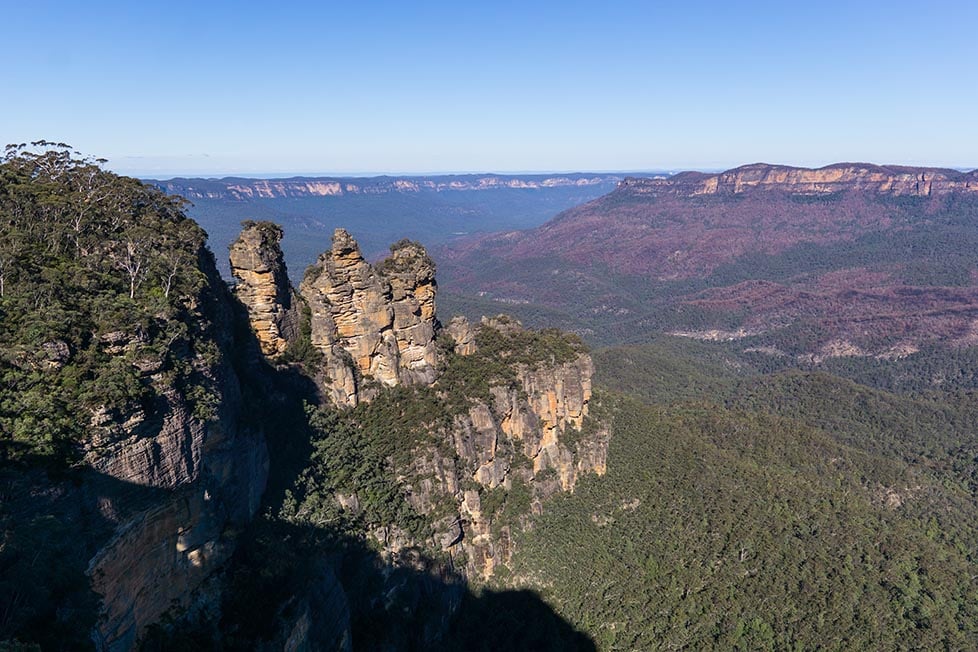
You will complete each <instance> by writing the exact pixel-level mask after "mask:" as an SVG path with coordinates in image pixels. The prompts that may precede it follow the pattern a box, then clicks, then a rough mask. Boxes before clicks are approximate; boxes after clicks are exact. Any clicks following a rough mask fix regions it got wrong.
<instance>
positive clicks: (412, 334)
mask: <svg viewBox="0 0 978 652" xmlns="http://www.w3.org/2000/svg"><path fill="white" fill-rule="evenodd" d="M434 271H435V270H434V264H433V263H432V262H431V259H430V258H428V256H427V254H426V253H425V251H424V248H422V247H421V246H420V245H417V244H414V243H410V242H402V243H398V244H397V245H395V246H394V247H392V253H391V257H390V258H388V259H387V260H385V261H383V262H382V263H381V264H380V265H379V266H378V267H377V268H375V267H374V266H373V265H371V264H370V263H368V262H367V261H365V260H364V258H363V255H362V254H361V253H360V248H359V246H358V245H357V243H356V241H355V240H354V239H353V237H352V236H350V234H349V233H347V232H346V231H344V230H343V229H337V230H336V232H335V233H334V234H333V245H332V248H331V249H330V250H329V251H327V252H326V253H324V254H323V255H322V256H320V258H319V261H317V263H316V264H315V265H313V266H312V267H311V268H310V269H309V270H308V271H307V272H306V276H305V279H304V280H303V282H302V284H301V285H300V292H301V294H302V296H303V298H304V299H305V300H306V302H307V303H308V305H309V308H310V311H311V314H312V317H311V338H312V346H314V347H315V348H316V349H317V350H319V351H320V353H322V355H323V358H324V361H325V362H324V375H323V377H322V383H323V386H324V388H325V389H326V390H327V393H328V394H329V395H330V397H331V398H332V400H333V401H334V402H335V403H336V404H337V405H340V406H346V407H352V406H355V405H356V404H357V403H358V402H359V401H360V400H361V399H363V398H368V397H369V395H370V387H369V386H370V384H371V383H372V382H373V383H377V384H380V385H383V386H388V387H392V386H395V385H400V384H429V383H431V382H432V381H433V380H434V377H435V368H436V363H437V354H436V348H435V344H434V337H435V328H436V326H437V321H436V319H435V292H436V285H435V279H434Z"/></svg>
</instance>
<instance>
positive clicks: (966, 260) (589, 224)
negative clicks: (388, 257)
mask: <svg viewBox="0 0 978 652" xmlns="http://www.w3.org/2000/svg"><path fill="white" fill-rule="evenodd" d="M976 216H978V185H976V177H975V173H973V172H972V173H961V172H956V171H953V170H939V169H929V168H920V169H917V168H903V167H881V166H873V165H864V164H838V165H834V166H829V167H827V168H821V169H818V170H805V169H800V168H785V167H781V166H770V165H751V166H745V167H743V168H737V169H735V170H731V171H729V172H724V173H722V174H718V175H706V174H701V173H683V174H679V175H676V176H675V177H672V178H669V179H626V180H625V181H623V182H622V183H621V184H620V185H619V187H618V189H617V190H615V191H614V192H612V193H611V194H609V195H606V196H605V197H602V198H600V199H597V200H595V201H593V202H590V203H588V204H585V205H583V206H580V207H577V208H574V209H571V210H569V211H566V212H565V213H563V214H561V215H560V216H558V217H557V218H555V219H554V220H552V221H551V222H548V223H547V224H545V225H543V226H541V227H539V228H537V229H533V230H530V231H524V232H513V233H506V234H501V235H496V236H491V237H486V238H482V239H476V240H473V241H471V242H469V243H468V244H465V245H463V244H458V245H455V246H453V247H452V248H450V249H445V250H444V251H443V252H440V256H441V258H442V259H443V261H444V262H443V265H442V267H443V269H444V272H445V273H444V274H443V283H444V284H445V287H446V288H447V289H448V290H449V291H451V292H456V293H457V292H463V293H468V294H481V295H483V296H484V298H494V299H495V300H497V301H501V302H505V303H507V304H513V305H515V306H516V307H515V308H513V310H514V312H516V313H517V314H519V312H520V307H519V306H520V305H521V304H527V305H530V306H536V305H542V306H544V307H548V308H551V309H555V310H560V311H563V312H564V313H568V312H572V309H571V305H572V304H577V305H579V306H580V310H578V311H577V312H578V314H580V315H581V317H580V319H579V321H578V326H577V327H578V329H579V330H580V331H581V332H582V333H584V334H585V335H588V336H592V337H595V338H605V339H604V341H615V340H618V341H621V340H623V339H626V338H628V337H630V336H632V337H634V336H635V335H636V334H640V333H643V332H649V331H660V332H661V331H666V332H676V333H680V334H686V335H689V336H695V337H701V338H719V339H723V338H741V339H745V347H755V348H761V347H766V348H768V349H771V350H774V349H776V350H778V351H779V352H780V353H787V354H789V355H801V354H804V355H807V356H814V357H816V358H825V357H832V356H839V355H850V354H853V355H862V354H871V355H903V354H905V353H906V352H908V351H912V350H914V349H916V348H919V347H920V346H922V345H923V344H924V343H926V342H927V341H930V340H933V339H935V338H936V339H940V340H942V341H951V342H954V341H959V342H965V343H966V342H970V341H971V340H972V339H973V335H972V332H973V330H972V329H973V324H974V320H975V317H976V315H978V313H976V307H978V294H976V289H975V285H974V281H973V278H974V274H975V273H976V270H978V256H976V254H975V251H976V248H975V245H976V244H978V231H976V230H975V223H976Z"/></svg>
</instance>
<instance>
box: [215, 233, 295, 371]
mask: <svg viewBox="0 0 978 652" xmlns="http://www.w3.org/2000/svg"><path fill="white" fill-rule="evenodd" d="M244 227H245V228H244V230H243V231H241V235H239V236H238V239H237V240H236V241H234V243H232V244H231V250H230V259H231V274H232V275H233V276H234V278H236V279H237V280H238V285H237V287H236V288H235V294H236V295H237V297H238V299H240V300H241V303H243V304H244V305H245V307H246V308H247V309H248V319H249V321H250V322H251V328H252V330H254V332H255V335H256V336H257V338H258V342H259V344H260V346H261V351H262V353H263V354H265V355H267V356H275V355H281V354H282V353H285V350H286V349H287V348H288V346H289V343H291V342H293V341H295V339H296V337H298V334H299V318H300V310H299V305H298V303H297V301H296V297H295V293H294V292H293V290H292V286H291V285H290V284H289V276H288V272H287V270H286V268H285V260H284V259H283V257H282V249H281V247H280V246H279V242H280V241H281V239H282V230H281V229H280V228H279V227H278V226H276V225H275V224H272V223H270V222H257V223H256V222H245V224H244Z"/></svg>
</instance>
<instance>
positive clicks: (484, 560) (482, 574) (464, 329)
mask: <svg viewBox="0 0 978 652" xmlns="http://www.w3.org/2000/svg"><path fill="white" fill-rule="evenodd" d="M482 329H490V330H492V331H495V332H496V334H497V335H496V336H497V337H501V338H504V339H505V338H506V337H510V336H513V337H519V334H520V333H522V332H523V331H522V327H521V326H520V325H519V323H518V322H516V321H514V320H509V319H483V322H482V323H481V324H480V325H478V326H476V327H474V328H473V327H471V326H469V325H468V322H466V321H465V320H464V319H461V318H456V319H453V320H452V322H451V333H457V334H460V335H462V336H463V337H464V338H465V341H466V342H467V344H466V346H465V347H464V348H466V349H467V350H468V352H467V353H466V354H465V355H475V354H477V353H478V349H477V344H476V334H477V333H478V332H479V331H480V330H482ZM453 337H454V335H453ZM455 348H456V352H458V351H459V350H460V349H461V348H463V347H462V346H460V342H459V341H458V340H457V341H456V346H455ZM514 366H515V371H516V373H515V379H513V380H512V381H509V382H507V381H504V380H503V379H497V380H494V381H490V385H491V386H490V394H489V397H488V398H487V399H471V400H469V401H468V403H467V405H468V407H467V408H466V409H465V410H464V411H463V412H461V413H459V414H457V415H456V416H455V418H454V420H453V422H452V424H451V426H450V427H448V428H447V429H446V430H445V431H444V432H442V433H441V436H443V437H444V438H445V439H446V443H447V444H448V446H447V447H445V448H443V447H439V446H431V445H425V446H422V447H420V448H418V449H417V450H415V451H413V452H412V456H411V458H412V459H413V462H412V465H411V468H409V469H402V470H399V472H400V473H402V475H403V476H404V477H405V478H408V479H410V481H409V486H408V487H407V489H408V500H409V502H410V503H411V505H412V506H413V507H414V508H415V509H416V510H417V511H418V512H420V513H422V514H427V515H429V517H430V518H434V519H435V520H434V529H435V543H436V544H437V545H440V546H441V547H442V548H443V549H445V550H449V551H451V554H452V555H453V557H454V558H456V559H457V560H458V561H457V562H456V564H457V565H458V566H459V567H462V568H465V570H466V573H467V575H468V576H470V577H478V578H483V579H486V578H489V577H491V576H492V575H493V573H494V572H495V570H496V568H497V566H498V565H500V564H504V565H505V564H507V563H508V562H509V561H510V558H511V556H512V553H513V548H512V541H511V536H510V535H511V531H510V530H511V527H512V524H510V523H506V524H503V525H500V523H501V520H500V519H501V516H500V514H498V513H496V512H495V510H496V508H495V507H493V506H489V507H487V506H486V505H484V504H483V500H484V498H485V497H486V496H489V495H496V496H497V498H496V499H494V500H499V498H498V496H499V493H498V492H504V494H508V493H510V492H513V491H515V492H516V493H518V494H522V495H523V497H524V499H525V500H526V501H527V503H526V504H525V505H524V506H523V509H524V510H526V513H527V514H528V513H529V511H530V510H531V509H532V510H535V511H539V510H540V509H541V505H542V503H543V501H545V500H546V499H547V498H549V497H550V496H551V495H553V494H554V493H556V492H559V491H573V489H574V486H575V484H576V483H577V480H578V478H579V477H580V476H581V474H584V473H597V474H603V473H604V472H605V469H606V461H607V450H608V431H607V430H606V429H605V428H604V426H602V425H600V424H599V425H597V426H595V427H592V429H591V430H590V431H587V424H586V423H585V420H586V418H587V416H588V407H589V404H590V401H591V376H592V374H593V364H592V362H591V358H590V356H589V355H588V354H587V353H584V352H580V353H578V354H576V355H574V356H572V357H571V359H569V360H566V361H560V362H552V361H537V362H534V363H514ZM438 387H439V385H438V384H437V382H436V384H435V388H436V389H437V388H438ZM585 431H587V432H586V434H585ZM446 503H449V504H453V505H455V508H454V510H453V511H450V512H446V510H445V504H446ZM438 514H443V515H442V516H440V517H438V516H437V515H438Z"/></svg>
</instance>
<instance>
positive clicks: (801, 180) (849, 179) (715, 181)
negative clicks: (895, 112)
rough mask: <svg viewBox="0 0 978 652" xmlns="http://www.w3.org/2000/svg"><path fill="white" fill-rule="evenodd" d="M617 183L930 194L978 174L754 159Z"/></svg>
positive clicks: (643, 188)
mask: <svg viewBox="0 0 978 652" xmlns="http://www.w3.org/2000/svg"><path fill="white" fill-rule="evenodd" d="M619 186H620V187H621V186H624V187H628V188H630V189H632V190H633V191H635V192H639V193H641V192H645V193H649V194H660V193H662V194H678V195H680V196H686V197H693V196H697V195H731V194H741V193H745V192H749V191H752V190H761V191H779V192H784V193H788V194H799V195H826V194H833V193H838V192H847V191H859V192H871V193H876V194H880V195H889V196H897V197H899V196H909V197H930V196H936V195H947V194H951V193H974V192H978V173H976V172H975V171H972V172H959V171H957V170H950V169H944V168H917V167H905V166H898V165H888V166H883V165H873V164H869V163H836V164H834V165H828V166H826V167H823V168H818V169H810V168H796V167H790V166H786V165H767V164H764V163H756V164H752V165H744V166H741V167H739V168H734V169H732V170H727V171H726V172H721V173H719V174H705V173H702V172H683V173H681V174H677V175H675V176H673V177H670V178H668V179H663V178H660V179H633V178H627V179H625V180H624V181H622V182H621V183H620V184H619Z"/></svg>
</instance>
